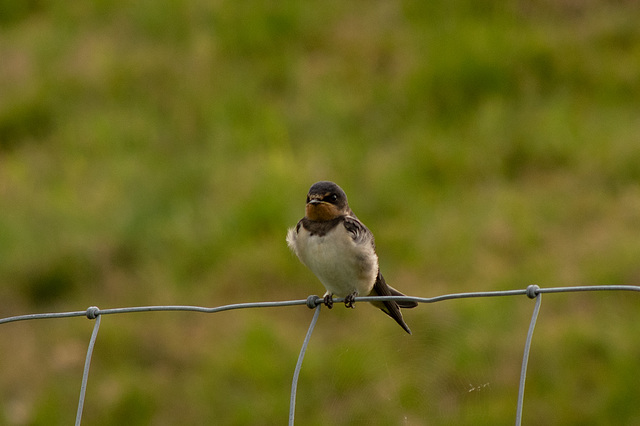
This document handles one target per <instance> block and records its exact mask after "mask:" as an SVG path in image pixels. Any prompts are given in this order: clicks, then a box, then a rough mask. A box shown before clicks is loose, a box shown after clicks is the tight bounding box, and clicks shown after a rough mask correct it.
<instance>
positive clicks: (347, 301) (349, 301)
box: [344, 291, 358, 308]
mask: <svg viewBox="0 0 640 426" xmlns="http://www.w3.org/2000/svg"><path fill="white" fill-rule="evenodd" d="M357 295H358V292H357V291H354V292H353V293H351V294H348V295H347V297H345V298H344V306H345V307H347V308H355V306H354V305H353V304H354V303H356V301H355V298H356V296H357Z"/></svg>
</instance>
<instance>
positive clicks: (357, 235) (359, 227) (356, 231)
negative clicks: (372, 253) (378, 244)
mask: <svg viewBox="0 0 640 426" xmlns="http://www.w3.org/2000/svg"><path fill="white" fill-rule="evenodd" d="M344 227H345V228H346V229H347V232H348V233H349V235H351V238H353V240H354V241H355V242H356V243H364V242H367V240H369V241H370V242H371V245H373V246H374V248H375V242H374V239H373V234H372V233H371V231H369V228H367V227H366V226H364V223H362V222H360V221H359V220H358V219H357V218H356V217H354V216H344Z"/></svg>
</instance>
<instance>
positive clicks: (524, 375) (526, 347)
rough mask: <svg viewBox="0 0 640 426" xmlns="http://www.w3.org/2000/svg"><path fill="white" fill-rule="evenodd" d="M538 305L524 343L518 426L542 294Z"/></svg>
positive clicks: (517, 417)
mask: <svg viewBox="0 0 640 426" xmlns="http://www.w3.org/2000/svg"><path fill="white" fill-rule="evenodd" d="M535 297H536V306H535V307H534V308H533V315H532V316H531V323H530V324H529V332H528V333H527V341H526V342H525V345H524V355H523V356H522V370H521V371H520V386H519V388H518V408H517V410H516V426H521V424H522V407H523V405H524V383H525V381H526V379H527V365H528V364H529V352H530V351H531V341H532V340H533V330H534V329H535V327H536V321H537V320H538V313H539V312H540V304H541V303H542V294H540V293H538V294H537V295H536V296H535Z"/></svg>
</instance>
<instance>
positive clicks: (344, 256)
mask: <svg viewBox="0 0 640 426" xmlns="http://www.w3.org/2000/svg"><path fill="white" fill-rule="evenodd" d="M292 233H295V230H294V229H291V230H290V231H289V235H287V242H289V246H291V247H292V248H293V250H294V251H295V253H296V254H297V255H298V258H300V261H301V262H302V263H304V264H305V265H306V266H307V267H308V268H309V269H311V271H312V272H313V273H314V274H315V275H316V276H317V277H318V279H320V281H321V282H322V284H323V285H324V286H325V288H326V289H327V291H328V292H330V293H332V294H334V295H336V296H338V297H345V296H347V295H349V294H351V293H353V292H358V294H359V295H361V296H363V295H368V294H369V293H370V292H371V289H372V288H373V284H374V282H375V280H376V276H377V274H378V257H377V256H376V253H375V251H374V249H373V246H372V244H370V243H369V242H366V243H360V244H356V242H355V241H354V240H353V239H352V238H351V236H350V235H349V233H348V232H347V231H346V229H345V228H344V226H342V225H341V224H339V225H338V226H336V227H335V228H333V229H332V230H331V231H329V232H328V233H327V234H326V235H324V236H322V237H320V236H318V235H313V236H312V235H310V234H309V232H308V231H307V230H305V229H304V228H303V227H301V228H300V230H299V232H298V233H297V235H292Z"/></svg>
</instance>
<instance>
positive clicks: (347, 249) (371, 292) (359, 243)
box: [286, 181, 418, 334]
mask: <svg viewBox="0 0 640 426" xmlns="http://www.w3.org/2000/svg"><path fill="white" fill-rule="evenodd" d="M286 241H287V245H288V246H289V248H290V249H291V251H293V252H294V253H295V254H296V256H297V257H298V259H300V261H301V262H302V263H303V264H304V265H305V266H307V267H308V268H309V269H310V270H311V271H312V272H313V273H314V274H315V275H316V277H317V278H318V279H319V280H320V282H321V283H322V284H323V285H324V287H325V289H326V290H327V291H326V293H325V295H324V297H323V303H324V305H326V306H327V307H328V308H329V309H331V308H332V307H333V296H337V297H342V298H344V304H345V306H346V307H348V308H353V307H354V302H355V300H354V299H355V297H357V296H404V294H402V293H400V292H399V291H398V290H396V289H395V288H393V287H391V286H390V285H388V284H387V282H386V281H385V279H384V277H383V276H382V274H381V273H380V267H379V263H378V255H377V254H376V246H375V241H374V237H373V233H372V232H371V231H370V230H369V228H367V227H366V226H365V225H364V223H362V222H361V221H360V220H359V219H358V218H357V217H356V215H355V214H354V213H353V211H352V210H351V208H350V207H349V203H348V201H347V194H346V193H345V192H344V191H343V190H342V188H340V187H339V186H338V185H337V184H335V183H334V182H330V181H320V182H316V183H314V184H313V185H311V188H310V189H309V193H308V194H307V201H306V206H305V216H304V217H303V218H302V219H300V220H299V221H298V223H297V224H296V226H294V227H292V228H290V229H289V230H288V231H287V238H286ZM371 303H372V304H373V305H374V306H376V307H377V308H380V309H381V310H382V311H383V312H384V313H385V314H387V315H389V316H390V317H391V318H393V319H394V320H395V321H396V322H397V323H398V324H399V325H400V326H401V327H402V328H403V329H404V330H405V331H406V332H407V333H409V334H411V330H410V329H409V326H407V324H406V323H405V321H404V319H403V317H402V313H401V312H400V308H401V307H402V308H414V307H416V306H418V303H417V302H414V301H410V300H401V301H375V302H371Z"/></svg>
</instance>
